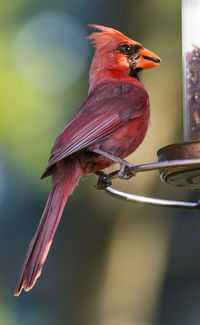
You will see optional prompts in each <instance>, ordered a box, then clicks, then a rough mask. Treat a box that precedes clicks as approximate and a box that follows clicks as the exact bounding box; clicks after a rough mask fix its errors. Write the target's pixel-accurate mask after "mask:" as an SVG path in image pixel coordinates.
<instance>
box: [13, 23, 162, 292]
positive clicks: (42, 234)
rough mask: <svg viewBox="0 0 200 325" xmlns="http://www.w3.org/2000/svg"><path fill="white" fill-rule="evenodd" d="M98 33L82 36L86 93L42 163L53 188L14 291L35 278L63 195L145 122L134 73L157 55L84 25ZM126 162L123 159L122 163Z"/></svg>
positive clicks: (126, 146)
mask: <svg viewBox="0 0 200 325" xmlns="http://www.w3.org/2000/svg"><path fill="white" fill-rule="evenodd" d="M90 26H91V27H93V28H95V29H97V30H100V31H101V32H97V33H92V34H91V35H90V36H88V37H87V38H88V39H90V40H91V41H92V43H93V45H94V46H95V47H96V53H95V55H94V58H93V61H92V65H91V68H90V87H89V93H88V97H87V99H86V100H85V102H84V103H83V104H82V105H81V107H80V108H79V109H78V111H77V113H76V114H75V116H74V117H73V118H72V120H71V122H69V123H68V124H67V125H66V127H65V128H64V130H63V131H62V132H61V134H60V135H59V137H58V138H57V140H56V142H55V144H54V146H53V149H52V151H51V156H50V159H49V163H48V167H47V169H46V170H45V172H44V173H43V175H42V177H41V178H44V177H46V176H49V175H52V176H53V186H52V190H51V192H50V195H49V198H48V201H47V203H46V206H45V209H44V212H43V215H42V217H41V221H40V223H39V226H38V229H37V231H36V233H35V235H34V237H33V239H32V241H31V243H30V246H29V249H28V252H27V255H26V258H25V261H24V264H23V267H22V270H21V274H20V277H19V281H18V283H17V287H16V289H15V293H14V294H15V295H16V296H18V295H19V294H20V292H21V290H22V289H23V288H24V290H26V291H29V290H30V289H31V288H32V287H33V285H34V284H35V281H36V279H37V278H38V277H39V276H40V274H41V270H42V267H43V264H44V262H45V260H46V257H47V254H48V252H49V249H50V246H51V243H52V240H53V237H54V234H55V231H56V228H57V226H58V223H59V221H60V218H61V215H62V212H63V209H64V207H65V204H66V201H67V199H68V196H69V195H70V194H71V193H72V192H73V190H74V188H75V186H76V185H77V183H78V181H79V179H80V178H81V177H82V176H83V175H85V174H90V173H97V174H98V172H99V171H101V170H102V169H104V168H107V167H109V166H111V165H113V164H114V163H116V162H118V163H120V164H121V166H122V168H121V171H120V173H119V176H121V177H123V170H124V167H125V165H126V163H125V161H124V160H122V159H123V158H124V157H126V156H128V155H130V154H131V153H132V152H133V151H134V150H136V148H137V147H138V146H139V145H140V143H141V142H142V141H143V139H144V137H145V134H146V132H147V128H148V125H149V116H150V110H149V98H148V94H147V92H146V90H145V88H144V86H143V85H142V84H141V82H140V81H139V78H138V72H139V71H140V70H143V69H147V68H152V67H156V66H158V65H159V63H160V58H159V57H158V56H157V55H156V54H154V53H153V52H150V51H148V50H147V49H145V48H144V47H143V46H142V44H140V43H138V42H135V41H133V40H131V39H130V38H128V37H126V36H125V35H123V34H122V33H120V32H119V31H117V30H115V29H113V28H108V27H104V26H99V25H90ZM127 164H128V163H127Z"/></svg>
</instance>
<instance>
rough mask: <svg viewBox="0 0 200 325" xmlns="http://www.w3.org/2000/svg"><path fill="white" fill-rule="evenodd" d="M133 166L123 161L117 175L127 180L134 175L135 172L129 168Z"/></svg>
mask: <svg viewBox="0 0 200 325" xmlns="http://www.w3.org/2000/svg"><path fill="white" fill-rule="evenodd" d="M133 168H134V165H132V164H130V163H127V162H126V163H124V164H122V165H121V168H120V170H119V172H118V173H117V176H118V177H119V178H120V179H124V180H128V179H130V178H131V177H133V176H135V175H136V174H135V173H134V172H133V171H132V170H131V169H133Z"/></svg>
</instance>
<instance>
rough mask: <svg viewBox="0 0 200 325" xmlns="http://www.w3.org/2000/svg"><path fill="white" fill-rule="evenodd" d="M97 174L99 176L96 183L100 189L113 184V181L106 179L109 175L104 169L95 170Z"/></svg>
mask: <svg viewBox="0 0 200 325" xmlns="http://www.w3.org/2000/svg"><path fill="white" fill-rule="evenodd" d="M95 174H96V175H98V176H99V178H98V180H97V183H96V185H95V187H96V188H97V189H98V190H105V189H106V188H107V187H108V186H110V185H112V182H111V181H107V180H106V177H107V176H108V175H107V174H106V173H104V172H102V171H97V172H95Z"/></svg>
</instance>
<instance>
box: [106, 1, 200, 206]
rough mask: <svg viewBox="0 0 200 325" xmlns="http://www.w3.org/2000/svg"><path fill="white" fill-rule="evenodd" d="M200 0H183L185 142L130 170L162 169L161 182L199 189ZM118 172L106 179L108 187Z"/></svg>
mask: <svg viewBox="0 0 200 325" xmlns="http://www.w3.org/2000/svg"><path fill="white" fill-rule="evenodd" d="M199 17H200V0H182V55H183V95H184V99H183V107H184V142H181V143H174V144H170V145H167V146H165V147H163V148H161V149H159V150H158V152H157V155H158V162H156V163H150V164H145V165H138V166H134V168H131V171H132V172H133V173H135V174H137V173H138V172H143V171H151V170H155V169H158V170H160V176H161V179H162V180H163V181H164V182H165V183H168V184H170V185H172V186H176V187H184V188H187V189H190V190H197V191H199V190H200V18H199ZM115 177H117V171H115V172H113V173H110V174H109V175H107V176H106V177H104V183H105V184H106V182H107V184H108V182H109V181H111V180H112V179H113V178H115ZM106 192H107V193H109V194H111V195H113V196H116V197H118V198H121V199H126V200H131V201H134V202H138V203H139V202H140V203H149V204H154V205H161V206H171V207H179V208H180V207H182V208H187V209H200V201H198V202H197V203H193V202H180V201H170V200H160V199H156V198H148V197H143V196H138V195H134V194H129V193H124V192H121V191H118V190H115V189H113V188H112V187H110V186H106Z"/></svg>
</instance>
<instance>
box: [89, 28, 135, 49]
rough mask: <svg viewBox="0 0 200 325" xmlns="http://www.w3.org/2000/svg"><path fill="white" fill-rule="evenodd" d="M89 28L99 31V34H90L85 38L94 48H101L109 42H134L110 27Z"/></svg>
mask: <svg viewBox="0 0 200 325" xmlns="http://www.w3.org/2000/svg"><path fill="white" fill-rule="evenodd" d="M89 26H90V27H92V28H95V29H98V30H100V31H101V32H100V33H92V34H91V35H89V36H87V37H86V38H87V39H89V40H91V43H92V44H93V45H94V46H95V47H96V48H99V47H101V46H104V45H107V44H108V43H110V41H115V42H122V41H123V42H124V41H125V42H131V43H133V42H134V41H133V40H131V39H130V38H128V37H127V36H125V35H124V34H122V33H120V32H119V31H118V30H116V29H114V28H110V27H105V26H101V25H93V24H92V25H91V24H89Z"/></svg>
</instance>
